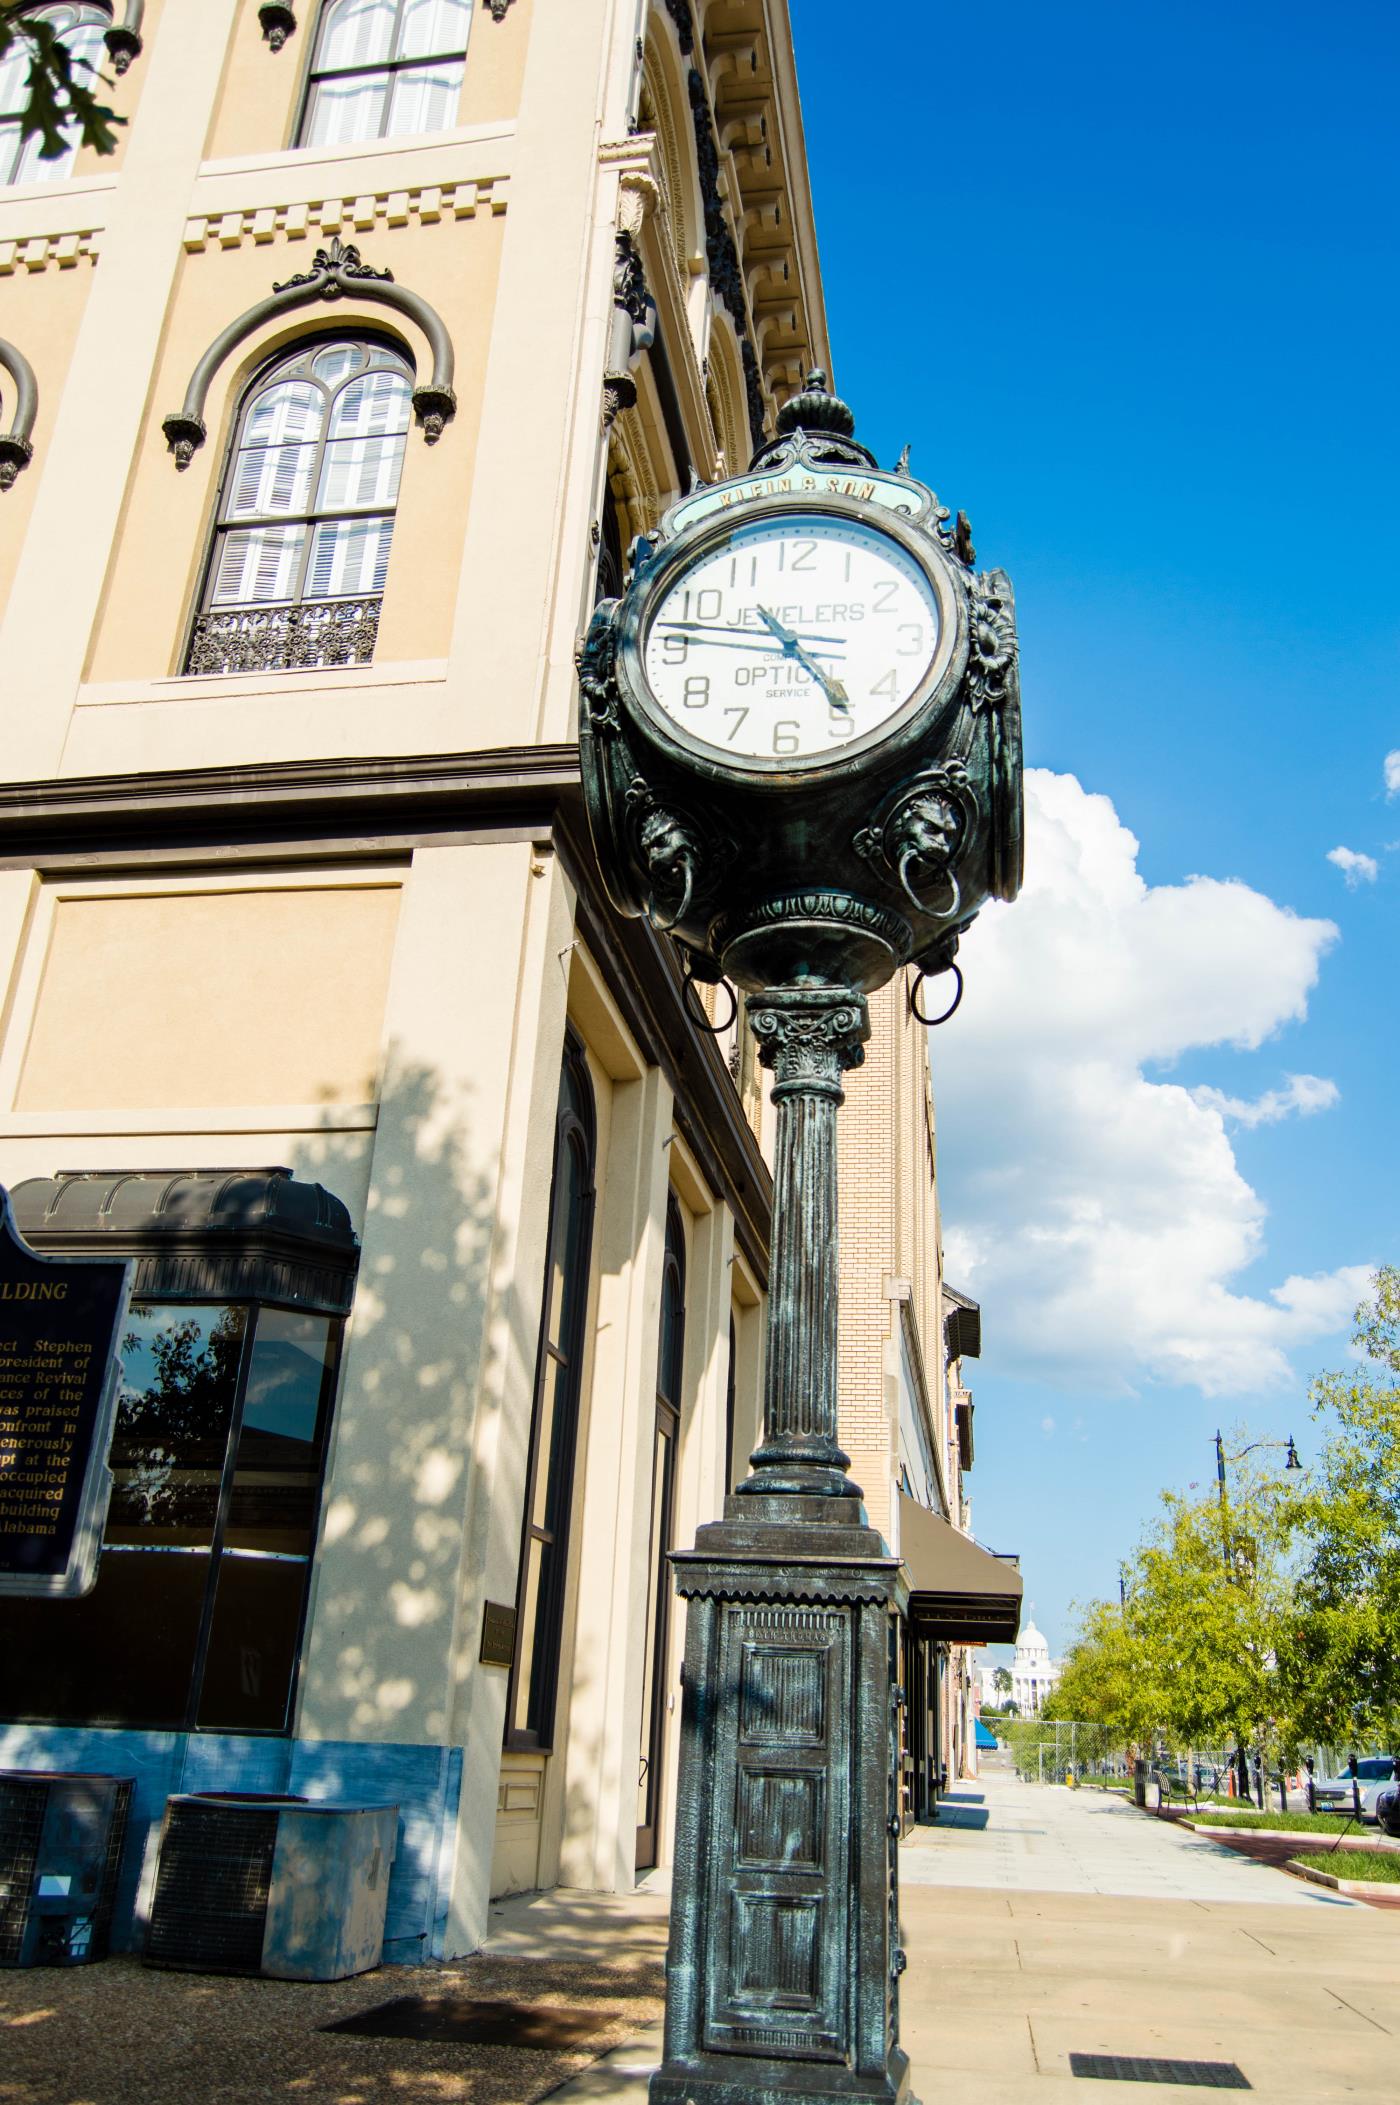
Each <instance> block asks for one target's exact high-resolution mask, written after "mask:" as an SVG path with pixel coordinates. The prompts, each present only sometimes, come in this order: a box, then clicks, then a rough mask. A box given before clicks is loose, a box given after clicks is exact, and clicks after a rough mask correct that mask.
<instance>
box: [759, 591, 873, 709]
mask: <svg viewBox="0 0 1400 2105" xmlns="http://www.w3.org/2000/svg"><path fill="white" fill-rule="evenodd" d="M755 612H756V613H757V615H758V618H759V620H760V621H762V622H763V623H765V624H766V626H767V627H768V628H769V629H771V630H772V632H773V634H774V635H775V636H776V637H777V639H778V641H779V643H781V645H782V646H783V656H784V657H785V658H792V659H793V660H794V661H795V662H796V663H797V664H798V665H800V666H801V667H802V668H803V670H804V671H805V672H807V673H809V674H810V675H811V677H812V678H813V679H814V680H815V681H816V683H817V685H818V686H819V687H820V688H821V690H822V692H823V694H825V696H826V698H827V700H828V701H829V702H830V704H831V706H832V708H833V709H849V708H850V698H849V696H848V695H847V693H846V690H845V688H844V687H843V686H842V685H841V682H840V681H839V680H833V679H830V678H828V676H827V674H826V673H824V672H823V671H822V669H821V667H820V665H818V663H817V661H816V659H815V658H814V657H812V655H811V654H810V652H808V651H805V650H804V649H803V648H802V645H801V644H800V643H799V642H798V640H797V638H796V636H794V634H793V632H792V630H791V629H789V628H784V626H783V624H782V622H781V621H779V619H778V617H777V615H776V614H770V613H769V611H768V609H767V607H758V608H756V609H755Z"/></svg>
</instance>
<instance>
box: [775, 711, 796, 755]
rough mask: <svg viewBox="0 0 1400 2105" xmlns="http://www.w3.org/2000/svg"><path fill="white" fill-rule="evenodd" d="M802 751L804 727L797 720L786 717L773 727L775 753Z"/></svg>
mask: <svg viewBox="0 0 1400 2105" xmlns="http://www.w3.org/2000/svg"><path fill="white" fill-rule="evenodd" d="M801 750H802V726H801V724H800V723H798V721H797V719H796V718H795V717H792V716H786V717H784V718H783V720H782V722H781V723H779V724H774V726H773V751H774V752H775V753H800V752H801Z"/></svg>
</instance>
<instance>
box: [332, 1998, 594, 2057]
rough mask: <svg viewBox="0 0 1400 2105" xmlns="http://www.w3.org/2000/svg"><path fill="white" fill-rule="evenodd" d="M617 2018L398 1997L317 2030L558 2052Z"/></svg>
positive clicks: (589, 2038) (586, 2039) (589, 2012)
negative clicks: (445, 2040) (444, 2040)
mask: <svg viewBox="0 0 1400 2105" xmlns="http://www.w3.org/2000/svg"><path fill="white" fill-rule="evenodd" d="M617 2018H618V2012H617V2011H616V2010H559V2009H552V2008H550V2007H549V2006H547V2005H546V2004H544V2003H488V2002H478V2001H476V2000H475V1999H474V1998H472V1997H470V1996H465V1995H400V1996H396V1997H395V1999H394V2001H393V2002H392V2003H376V2005H375V2006H374V2008H373V2009H372V2010H361V2011H360V2012H359V2014H358V2015H357V2016H355V2017H342V2018H341V2019H340V2020H339V2021H338V2023H336V2024H333V2025H323V2026H322V2027H321V2030H322V2031H323V2032H358V2033H360V2034H361V2036H362V2037H364V2038H367V2039H449V2040H455V2041H456V2042H457V2044H458V2045H460V2046H476V2047H533V2048H536V2049H538V2050H539V2051H540V2052H542V2053H549V2052H551V2051H552V2052H554V2053H558V2052H560V2051H561V2050H567V2049H568V2048H571V2047H583V2046H587V2045H589V2044H590V2042H591V2041H593V2040H594V2039H596V2038H597V2035H598V2034H599V2033H600V2032H605V2031H607V2029H608V2027H609V2026H610V2025H614V2024H616V2022H617Z"/></svg>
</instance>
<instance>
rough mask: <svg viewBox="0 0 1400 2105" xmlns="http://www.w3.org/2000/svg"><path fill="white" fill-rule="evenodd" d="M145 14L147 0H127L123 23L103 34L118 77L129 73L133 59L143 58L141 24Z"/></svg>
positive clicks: (106, 30)
mask: <svg viewBox="0 0 1400 2105" xmlns="http://www.w3.org/2000/svg"><path fill="white" fill-rule="evenodd" d="M145 14H146V0H126V8H125V11H124V13H123V15H122V18H121V21H120V22H114V23H113V24H112V26H111V28H110V29H105V30H104V31H103V32H102V41H103V43H104V44H105V45H106V46H107V55H108V57H109V58H110V59H111V61H112V71H113V72H114V73H115V74H117V75H118V76H120V75H121V74H123V73H125V72H126V71H127V69H128V67H129V66H130V65H131V62H132V60H133V59H138V58H140V56H141V24H142V22H143V20H144V19H145Z"/></svg>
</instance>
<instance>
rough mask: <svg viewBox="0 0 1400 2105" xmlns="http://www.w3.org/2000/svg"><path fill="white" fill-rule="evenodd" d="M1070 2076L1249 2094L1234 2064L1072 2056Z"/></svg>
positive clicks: (1248, 2084)
mask: <svg viewBox="0 0 1400 2105" xmlns="http://www.w3.org/2000/svg"><path fill="white" fill-rule="evenodd" d="M1069 2072H1070V2074H1071V2075H1072V2076H1097V2077H1099V2078H1101V2079H1102V2080H1103V2081H1104V2082H1108V2083H1189V2084H1194V2085H1195V2087H1196V2088H1197V2089H1198V2090H1252V2089H1253V2088H1254V2086H1253V2084H1252V2083H1251V2082H1250V2081H1249V2079H1248V2078H1247V2076H1246V2075H1245V2073H1244V2071H1243V2069H1241V2068H1240V2067H1239V2066H1238V2064H1237V2063H1236V2062H1233V2061H1156V2060H1154V2059H1153V2058H1152V2057H1151V2056H1150V2055H1146V2054H1071V2055H1070V2057H1069Z"/></svg>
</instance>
